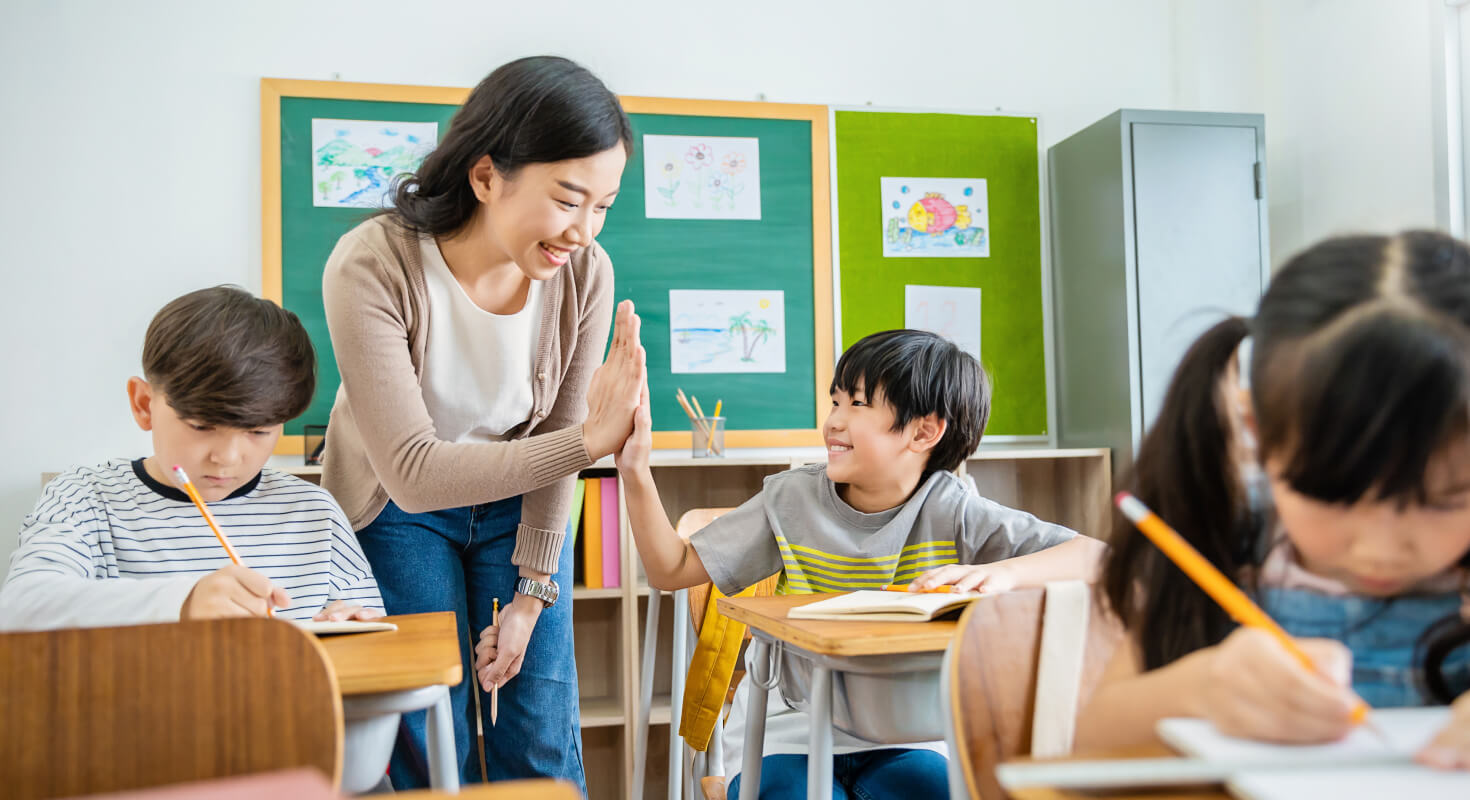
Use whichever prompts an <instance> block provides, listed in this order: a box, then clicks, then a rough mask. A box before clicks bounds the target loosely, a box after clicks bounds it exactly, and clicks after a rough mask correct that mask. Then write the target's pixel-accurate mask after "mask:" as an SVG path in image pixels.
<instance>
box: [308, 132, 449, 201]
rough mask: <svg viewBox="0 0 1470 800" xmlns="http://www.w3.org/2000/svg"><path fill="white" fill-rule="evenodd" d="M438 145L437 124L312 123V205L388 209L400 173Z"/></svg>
mask: <svg viewBox="0 0 1470 800" xmlns="http://www.w3.org/2000/svg"><path fill="white" fill-rule="evenodd" d="M438 141H439V123H437V122H376V121H369V120H359V119H313V120H312V121H311V204H312V205H314V206H324V207H327V208H387V207H389V206H392V205H393V198H392V197H391V196H389V189H390V188H391V186H392V183H393V179H394V178H396V177H398V175H399V174H400V173H404V172H413V171H414V170H416V169H418V167H419V164H420V163H421V162H422V161H423V160H424V156H426V155H428V154H429V152H430V151H432V150H433V149H434V146H435V145H436V144H437V143H438Z"/></svg>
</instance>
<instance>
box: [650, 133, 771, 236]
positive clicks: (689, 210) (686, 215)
mask: <svg viewBox="0 0 1470 800" xmlns="http://www.w3.org/2000/svg"><path fill="white" fill-rule="evenodd" d="M643 207H644V213H645V214H646V215H647V216H648V218H649V219H760V218H761V156H760V140H759V139H754V138H742V137H735V136H656V135H653V134H645V135H644V137H643Z"/></svg>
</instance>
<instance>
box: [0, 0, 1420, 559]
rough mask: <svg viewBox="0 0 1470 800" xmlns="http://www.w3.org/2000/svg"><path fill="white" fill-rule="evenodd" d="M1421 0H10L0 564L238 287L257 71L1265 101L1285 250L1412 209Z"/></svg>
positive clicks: (247, 254) (368, 77)
mask: <svg viewBox="0 0 1470 800" xmlns="http://www.w3.org/2000/svg"><path fill="white" fill-rule="evenodd" d="M1415 2H1417V3H1418V4H1419V5H1417V6H1416V5H1415ZM1433 2H1434V0H1412V1H1409V0H1353V1H1352V2H1349V0H1332V2H1326V1H1325V0H1269V2H1267V1H1265V0H1174V1H1173V2H1171V1H1170V0H1114V1H1113V2H1108V3H1097V2H1094V1H1093V0H1047V1H1045V2H1043V1H1042V0H1028V1H1026V2H1017V1H1016V0H978V1H976V0H972V2H969V3H959V4H951V5H950V6H939V7H932V8H933V11H932V12H929V11H924V10H923V9H925V8H926V7H924V6H921V5H908V6H903V5H898V4H894V3H891V2H877V0H851V1H850V2H810V1H809V2H802V1H801V0H751V1H750V2H745V3H736V4H733V5H731V6H728V7H726V9H725V10H722V11H720V12H719V13H714V14H709V13H706V12H702V11H693V10H691V9H690V5H692V4H687V3H680V2H675V1H674V0H627V1H626V2H606V0H598V2H587V1H586V0H563V2H557V3H549V2H539V3H510V2H504V1H503V0H502V2H486V1H485V0H460V2H450V1H449V0H434V1H433V2H430V1H428V0H420V1H419V2H415V3H402V2H387V1H386V0H364V2H343V1H341V0H335V1H333V2H325V1H323V2H283V1H282V0H260V1H258V2H251V3H229V4H224V3H209V2H200V1H199V0H194V1H193V2H169V1H167V0H132V2H128V3H116V2H107V1H106V0H63V2H55V1H54V0H52V1H50V2H46V1H38V0H7V3H6V4H5V6H4V7H3V9H0V110H3V111H0V113H3V114H4V120H5V122H6V123H7V124H6V125H5V127H4V130H5V133H3V134H0V136H3V139H0V142H3V145H4V148H3V151H0V152H4V153H6V154H8V158H6V159H5V160H4V162H3V170H0V176H3V177H4V179H5V191H3V192H0V226H3V227H0V233H3V236H0V241H3V249H0V254H3V255H0V258H3V261H0V263H3V265H4V266H3V269H4V277H5V283H4V286H5V287H6V289H5V293H4V294H3V295H0V297H3V300H0V304H3V305H0V309H3V313H0V341H4V342H6V343H7V344H8V347H7V348H6V349H5V351H4V353H3V355H0V365H3V374H4V375H5V376H6V381H5V389H4V391H3V396H4V404H5V405H4V411H5V413H4V414H3V416H0V419H3V425H4V438H3V440H0V441H3V444H4V445H5V448H6V450H7V451H8V453H9V455H10V457H9V458H7V459H5V460H4V461H3V462H0V564H3V563H4V558H5V557H6V556H8V554H9V552H10V551H11V549H13V546H14V541H15V540H14V535H13V531H14V530H15V529H16V527H17V526H18V524H19V522H20V519H21V518H22V517H23V515H24V514H25V513H26V512H27V511H28V510H29V509H30V507H31V505H32V504H33V503H34V501H35V498H36V496H37V493H38V480H39V474H40V473H41V472H42V471H47V470H57V469H61V468H64V467H66V466H67V465H71V464H75V463H84V462H93V461H99V460H102V459H105V458H111V457H118V456H137V455H142V454H146V453H147V452H148V450H147V448H148V439H147V437H146V436H145V435H143V434H142V433H140V432H138V431H137V430H136V429H135V428H134V426H133V424H132V421H131V419H130V418H129V416H128V414H127V410H126V406H125V401H124V396H123V383H124V381H125V380H126V378H127V377H128V376H129V375H131V374H133V373H134V372H136V371H137V369H138V366H137V365H138V356H139V351H140V349H141V342H142V335H143V331H144V329H145V327H146V325H147V322H148V320H149V318H150V317H151V316H152V314H153V312H154V311H155V310H156V309H157V308H158V307H159V306H161V305H162V304H163V303H164V302H166V301H167V300H169V299H170V298H172V297H174V296H177V295H179V294H181V293H183V292H185V291H188V290H191V289H195V288H199V287H201V286H208V285H213V284H217V283H223V282H230V283H237V284H241V285H243V286H245V287H247V288H249V289H252V290H256V291H258V290H259V288H260V177H259V153H260V141H259V116H258V115H259V95H258V83H257V82H258V80H259V78H261V77H262V76H270V77H288V78H310V79H332V78H334V77H340V79H342V80H350V81H374V82H384V83H409V84H436V85H449V86H469V85H472V84H473V83H474V82H475V81H477V80H478V79H479V78H480V77H482V76H483V75H484V74H485V73H486V72H488V71H489V70H490V69H492V68H493V67H495V66H496V65H498V64H500V63H502V62H504V61H506V60H509V59H511V58H515V57H518V56H522V55H527V54H533V53H556V54H561V55H566V56H569V57H572V58H574V59H576V60H578V61H581V62H582V63H584V64H586V65H587V66H588V67H590V68H592V69H593V70H594V71H595V72H597V73H598V74H599V75H600V76H602V78H603V79H604V80H605V81H607V83H608V84H609V85H610V86H611V87H612V88H613V89H614V90H615V91H617V92H620V93H624V94H639V95H662V96H673V97H706V98H719V99H740V100H749V99H756V98H757V97H759V96H761V95H764V96H765V98H766V99H769V100H772V101H789V102H806V103H831V104H851V105H859V104H863V103H873V104H874V105H879V106H903V107H920V108H972V109H990V108H997V107H999V108H1005V109H1007V110H1016V111H1025V112H1029V113H1036V114H1038V115H1039V116H1040V118H1041V121H1042V127H1041V130H1042V136H1043V145H1044V146H1045V145H1050V144H1051V143H1053V142H1055V141H1058V140H1059V139H1061V138H1064V137H1065V136H1067V135H1068V134H1070V133H1072V132H1073V131H1075V130H1077V129H1078V128H1081V127H1083V126H1084V125H1086V124H1088V123H1090V122H1092V121H1093V120H1095V119H1097V118H1099V117H1101V116H1103V115H1105V114H1107V113H1109V112H1111V111H1113V110H1115V109H1117V108H1120V107H1135V108H1184V109H1206V110H1224V111H1265V112H1266V113H1267V114H1268V119H1267V130H1268V132H1269V135H1270V136H1271V139H1270V140H1269V143H1268V147H1269V153H1270V159H1269V164H1270V169H1271V172H1270V176H1269V179H1270V186H1271V197H1272V222H1271V224H1272V234H1273V252H1280V251H1281V249H1294V248H1295V247H1297V246H1298V245H1299V244H1300V243H1302V242H1304V241H1306V240H1308V239H1311V238H1315V237H1316V236H1319V235H1321V234H1322V233H1325V232H1328V231H1330V230H1334V229H1338V228H1342V227H1348V226H1354V225H1360V224H1364V223H1365V222H1370V223H1388V224H1392V225H1398V224H1407V223H1410V222H1412V223H1415V224H1427V223H1431V222H1433V211H1434V199H1433V190H1432V187H1427V186H1426V185H1425V184H1426V183H1428V182H1431V178H1430V172H1431V170H1432V167H1430V166H1427V162H1425V161H1424V159H1423V157H1421V153H1420V151H1423V150H1426V149H1427V148H1428V147H1429V144H1428V143H1426V142H1425V141H1424V139H1425V137H1426V136H1428V135H1429V134H1428V130H1427V129H1428V115H1429V113H1430V112H1429V110H1428V108H1427V107H1426V106H1425V104H1427V103H1428V99H1427V98H1428V94H1429V89H1428V88H1427V87H1428V77H1427V73H1426V70H1427V67H1425V66H1423V65H1422V63H1421V62H1422V61H1423V59H1424V58H1425V57H1426V56H1425V55H1424V53H1423V51H1424V48H1425V46H1426V42H1425V37H1426V36H1427V35H1428V31H1427V30H1426V26H1427V25H1428V22H1427V21H1426V20H1427V12H1426V11H1425V9H1426V8H1428V7H1429V4H1432V3H1433ZM1410 6H1413V8H1406V7H1410ZM690 31H692V33H690ZM1303 39H1306V40H1309V41H1308V42H1307V43H1306V44H1305V45H1304V44H1302V42H1301V40H1303ZM1415 65H1419V66H1415ZM1366 102H1371V104H1373V105H1374V106H1375V107H1378V106H1382V107H1386V108H1388V109H1389V110H1390V111H1391V112H1393V113H1394V114H1396V115H1397V116H1398V121H1397V122H1396V123H1395V126H1394V127H1392V128H1391V130H1390V132H1389V135H1386V136H1377V135H1374V136H1368V135H1366V134H1362V133H1359V129H1360V128H1361V127H1362V126H1361V123H1362V120H1363V116H1364V113H1365V112H1364V106H1365V103H1366ZM1421 116H1422V117H1423V119H1422V120H1421V119H1420V117H1421ZM1426 215H1427V217H1426ZM1278 217H1280V220H1279V221H1278ZM1420 217H1426V218H1423V219H1421V218H1420ZM1278 245H1279V247H1278ZM625 268H631V267H625Z"/></svg>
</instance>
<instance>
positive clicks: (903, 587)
mask: <svg viewBox="0 0 1470 800" xmlns="http://www.w3.org/2000/svg"><path fill="white" fill-rule="evenodd" d="M912 585H913V584H911V583H885V584H883V587H882V588H883V591H885V592H920V593H922V594H952V593H954V587H953V586H949V585H945V586H934V587H931V588H928V589H910V588H909V587H910V586H912Z"/></svg>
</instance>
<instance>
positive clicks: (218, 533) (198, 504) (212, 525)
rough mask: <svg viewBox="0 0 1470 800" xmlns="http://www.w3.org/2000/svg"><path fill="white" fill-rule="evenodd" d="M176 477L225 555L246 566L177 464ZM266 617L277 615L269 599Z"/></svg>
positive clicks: (237, 563)
mask: <svg viewBox="0 0 1470 800" xmlns="http://www.w3.org/2000/svg"><path fill="white" fill-rule="evenodd" d="M174 476H175V477H177V478H178V479H179V486H181V487H183V489H184V494H187V495H189V499H190V500H193V501H194V507H195V508H197V509H199V513H200V515H202V516H203V517H204V521H205V522H206V523H208V524H209V529H210V530H212V531H214V538H216V539H219V543H220V545H221V546H222V547H224V548H225V555H227V556H229V557H230V561H232V562H234V563H235V565H236V566H240V567H243V566H245V564H244V562H242V561H240V555H239V554H238V553H236V552H235V548H234V547H232V546H231V545H230V540H229V539H227V538H225V532H224V531H222V530H220V529H219V524H218V523H216V522H215V521H214V515H213V514H211V513H209V507H208V506H206V505H204V498H202V497H200V496H199V490H198V489H195V488H194V482H193V481H191V480H189V476H188V475H187V474H185V472H184V468H183V467H181V466H179V465H177V464H175V465H174ZM265 615H266V616H267V617H274V616H275V615H276V612H275V609H272V608H271V603H270V600H269V599H267V600H266V601H265Z"/></svg>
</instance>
